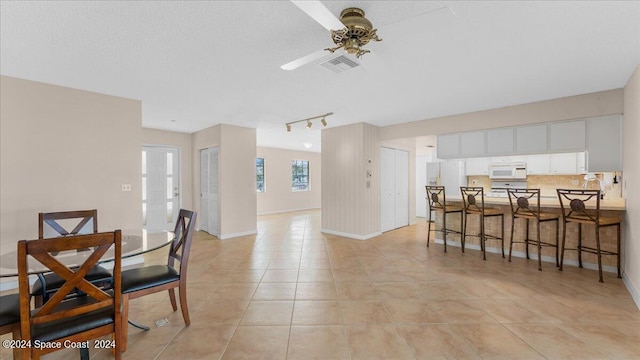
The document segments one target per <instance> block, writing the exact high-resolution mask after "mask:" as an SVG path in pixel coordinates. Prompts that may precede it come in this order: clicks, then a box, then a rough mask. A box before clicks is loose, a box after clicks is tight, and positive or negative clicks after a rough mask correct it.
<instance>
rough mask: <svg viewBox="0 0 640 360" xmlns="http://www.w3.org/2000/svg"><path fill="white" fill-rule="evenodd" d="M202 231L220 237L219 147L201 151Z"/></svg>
mask: <svg viewBox="0 0 640 360" xmlns="http://www.w3.org/2000/svg"><path fill="white" fill-rule="evenodd" d="M200 230H203V231H206V232H208V233H209V234H211V235H214V236H220V205H219V201H218V148H217V147H212V148H207V149H202V150H200Z"/></svg>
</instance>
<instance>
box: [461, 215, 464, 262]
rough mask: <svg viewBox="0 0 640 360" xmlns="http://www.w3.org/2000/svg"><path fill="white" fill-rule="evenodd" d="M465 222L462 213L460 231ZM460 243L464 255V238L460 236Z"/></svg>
mask: <svg viewBox="0 0 640 360" xmlns="http://www.w3.org/2000/svg"><path fill="white" fill-rule="evenodd" d="M463 221H464V218H463V217H462V212H460V230H462V228H463V225H462V222H463ZM460 242H461V243H462V252H463V253H464V236H460Z"/></svg>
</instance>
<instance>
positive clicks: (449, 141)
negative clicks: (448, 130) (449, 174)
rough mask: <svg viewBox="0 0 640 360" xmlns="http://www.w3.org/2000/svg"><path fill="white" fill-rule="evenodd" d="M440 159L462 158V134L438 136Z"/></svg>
mask: <svg viewBox="0 0 640 360" xmlns="http://www.w3.org/2000/svg"><path fill="white" fill-rule="evenodd" d="M437 151H438V159H455V158H459V157H460V134H445V135H438V149H437Z"/></svg>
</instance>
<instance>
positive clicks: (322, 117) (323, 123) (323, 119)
mask: <svg viewBox="0 0 640 360" xmlns="http://www.w3.org/2000/svg"><path fill="white" fill-rule="evenodd" d="M331 115H333V113H332V112H330V113H326V114H324V115H318V116H314V117H310V118H307V119H302V120H296V121H292V122H288V123H286V124H285V125H286V127H287V132H291V125H293V124H295V123H299V122H303V121H306V122H307V129H311V126H312V125H313V123H311V120H315V119H322V120H320V123H321V124H322V126H327V120H326V117H327V116H331Z"/></svg>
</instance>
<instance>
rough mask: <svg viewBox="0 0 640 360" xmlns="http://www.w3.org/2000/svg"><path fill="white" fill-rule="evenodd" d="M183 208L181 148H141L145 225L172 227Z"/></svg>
mask: <svg viewBox="0 0 640 360" xmlns="http://www.w3.org/2000/svg"><path fill="white" fill-rule="evenodd" d="M179 211H180V149H178V148H173V147H162V146H143V147H142V224H143V227H144V228H145V229H149V230H173V227H174V226H173V224H174V221H175V219H176V218H177V217H178V212H179Z"/></svg>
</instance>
